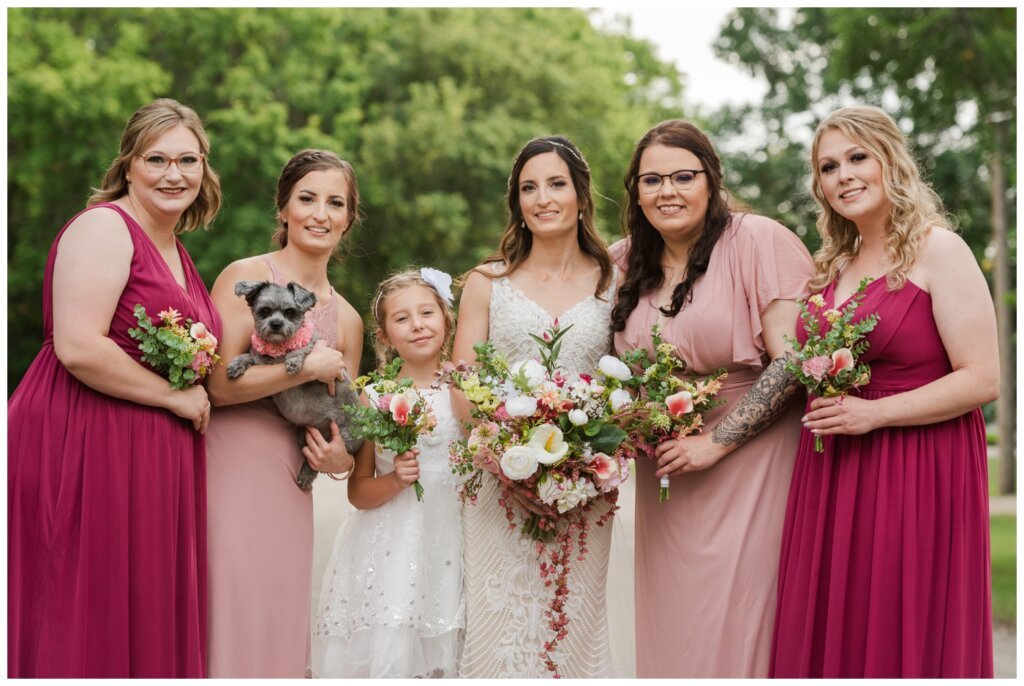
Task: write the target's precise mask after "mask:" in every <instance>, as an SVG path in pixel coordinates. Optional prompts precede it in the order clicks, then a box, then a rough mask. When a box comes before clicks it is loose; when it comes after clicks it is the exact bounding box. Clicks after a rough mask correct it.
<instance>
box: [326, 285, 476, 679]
mask: <svg viewBox="0 0 1024 686" xmlns="http://www.w3.org/2000/svg"><path fill="white" fill-rule="evenodd" d="M450 285H451V277H449V276H448V275H447V274H445V273H444V272H440V271H437V270H434V269H429V268H424V269H420V270H418V271H406V272H402V273H400V274H397V275H395V276H392V277H391V278H389V279H387V280H386V281H384V282H383V283H382V284H381V285H380V287H379V288H378V290H377V295H376V298H375V299H374V304H373V315H374V318H375V320H376V322H377V330H376V349H377V358H378V363H379V364H380V365H381V366H382V367H383V366H384V365H386V364H387V363H388V362H390V361H391V360H393V359H394V358H395V357H396V356H397V357H400V358H402V361H403V362H402V367H401V370H400V372H399V374H398V376H399V377H400V378H403V377H410V378H412V380H413V386H414V387H415V388H416V390H417V392H418V393H420V394H421V395H422V396H423V397H424V398H425V399H426V401H427V403H428V404H429V406H430V408H431V411H432V413H433V415H434V418H435V420H436V426H435V427H434V429H433V430H432V431H430V432H429V433H424V434H421V435H420V437H419V439H418V440H417V443H416V447H415V448H413V449H412V450H410V451H408V452H406V453H403V454H401V455H395V454H394V452H392V451H390V450H386V449H381V448H379V447H375V446H374V444H373V443H372V442H371V441H369V440H368V441H366V442H365V443H364V445H363V448H362V449H361V450H360V451H359V452H358V454H357V455H356V457H355V467H354V468H353V471H352V476H351V477H350V479H349V486H348V496H349V500H350V501H351V503H352V505H353V506H354V507H355V508H356V509H357V511H356V512H355V513H354V514H352V515H350V516H349V517H348V519H347V520H346V521H345V523H344V525H343V526H342V527H341V529H340V530H339V532H338V536H337V538H336V539H335V541H334V549H333V551H332V553H331V561H330V563H329V564H328V566H327V569H326V572H325V574H324V579H323V590H322V592H321V594H320V607H319V611H318V613H317V619H316V625H315V627H314V630H313V639H312V640H313V644H312V671H313V674H315V675H316V676H318V677H351V678H376V677H405V678H409V677H455V676H456V675H457V674H458V659H459V652H460V648H461V644H462V634H463V630H464V628H465V620H464V606H463V598H462V566H461V561H460V560H461V551H460V547H459V536H460V527H461V524H460V503H459V499H458V496H457V495H456V493H455V482H454V478H453V477H452V475H451V470H450V468H449V466H448V444H449V442H450V441H452V440H455V439H458V438H460V437H461V431H460V428H459V424H458V421H457V420H456V419H455V417H454V415H453V414H452V410H451V400H450V397H449V393H448V389H447V388H443V389H441V390H432V389H431V388H430V386H431V384H432V383H433V382H434V379H435V372H436V371H437V369H438V367H439V366H440V364H441V360H442V355H443V354H445V353H446V352H447V351H448V348H449V343H450V340H451V336H452V333H453V331H454V315H453V313H452V309H451V290H450ZM367 395H368V396H372V395H373V389H372V388H368V389H367ZM417 480H418V481H419V482H420V483H421V484H422V486H423V493H424V495H423V500H422V502H419V501H417V498H416V495H415V493H414V490H413V489H412V488H410V486H412V485H413V483H414V482H416V481H417Z"/></svg>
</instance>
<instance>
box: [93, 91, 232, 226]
mask: <svg viewBox="0 0 1024 686" xmlns="http://www.w3.org/2000/svg"><path fill="white" fill-rule="evenodd" d="M175 126H184V127H185V128H187V129H188V130H189V131H191V132H192V133H193V134H194V135H195V137H196V139H197V140H198V141H199V152H201V153H202V154H203V157H202V160H203V180H202V181H201V182H200V184H199V194H198V195H197V196H196V199H195V200H193V201H192V204H191V205H189V206H188V209H186V210H185V211H184V212H183V213H182V215H181V217H179V219H178V223H177V224H175V226H174V233H176V234H180V233H186V232H188V231H194V230H195V229H197V228H199V227H203V228H206V227H208V226H209V225H210V223H211V222H212V221H213V219H214V217H216V216H217V212H219V211H220V202H221V192H220V177H218V176H217V172H215V171H214V170H213V168H212V167H211V166H210V161H209V160H210V139H209V137H208V136H207V135H206V130H205V129H204V128H203V123H202V121H200V119H199V115H198V114H196V113H195V110H193V109H192V108H191V107H188V106H186V105H182V104H181V103H180V102H178V101H177V100H171V99H170V98H159V99H157V100H154V101H153V102H151V103H149V104H148V105H143V106H142V107H140V108H139V109H137V110H135V113H134V114H132V116H131V118H129V119H128V123H127V124H126V125H125V127H124V131H123V132H122V133H121V145H120V147H119V148H118V153H117V157H115V158H114V161H113V162H111V163H110V167H108V168H107V172H106V173H105V174H104V175H103V182H102V183H100V186H99V188H93V189H92V191H93V194H92V195H91V196H90V197H89V201H88V202H87V203H86V204H87V205H88V206H90V207H91V206H92V205H95V204H97V203H101V202H111V201H113V200H117V199H118V198H123V197H124V196H125V195H127V194H128V176H127V174H128V170H129V169H130V168H131V165H132V161H133V160H134V159H135V158H136V157H138V156H139V155H141V154H142V153H143V151H144V150H145V149H146V148H148V147H149V146H150V145H152V144H153V142H154V141H156V139H157V138H159V137H160V136H162V135H163V134H164V133H166V132H167V131H169V130H171V129H173V128H174V127H175Z"/></svg>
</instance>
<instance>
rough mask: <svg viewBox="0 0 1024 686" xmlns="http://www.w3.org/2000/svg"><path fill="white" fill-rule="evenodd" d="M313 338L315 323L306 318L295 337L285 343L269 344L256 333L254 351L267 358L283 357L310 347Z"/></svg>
mask: <svg viewBox="0 0 1024 686" xmlns="http://www.w3.org/2000/svg"><path fill="white" fill-rule="evenodd" d="M312 338H313V321H312V320H311V319H310V318H309V317H306V319H305V321H303V322H302V326H301V327H299V330H298V331H296V332H295V335H294V336H292V337H291V338H289V339H288V340H287V341H285V342H284V343H268V342H267V341H265V340H263V339H262V338H260V337H259V335H258V334H257V333H256V332H255V331H254V332H253V334H252V338H251V339H250V340H251V342H252V349H253V351H254V352H257V353H259V354H260V355H266V356H267V357H282V356H284V355H286V354H288V353H289V352H291V351H292V350H298V349H299V348H304V347H305V346H307V345H309V341H310V340H312Z"/></svg>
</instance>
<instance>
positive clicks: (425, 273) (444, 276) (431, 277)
mask: <svg viewBox="0 0 1024 686" xmlns="http://www.w3.org/2000/svg"><path fill="white" fill-rule="evenodd" d="M419 275H420V278H421V279H423V280H424V281H425V282H426V283H427V285H428V286H430V287H431V288H433V289H434V290H435V291H437V294H438V295H439V296H441V300H443V301H444V302H445V304H446V305H447V306H448V307H451V306H452V302H453V301H454V296H452V277H451V276H450V275H449V274H448V273H447V272H443V271H441V270H440V269H433V268H431V267H422V268H420V271H419ZM383 297H384V290H383V289H381V290H380V292H378V293H377V298H376V299H375V300H374V301H373V316H374V317H376V318H378V319H379V318H380V317H379V315H378V312H379V310H378V308H379V307H380V301H381V300H382V299H383Z"/></svg>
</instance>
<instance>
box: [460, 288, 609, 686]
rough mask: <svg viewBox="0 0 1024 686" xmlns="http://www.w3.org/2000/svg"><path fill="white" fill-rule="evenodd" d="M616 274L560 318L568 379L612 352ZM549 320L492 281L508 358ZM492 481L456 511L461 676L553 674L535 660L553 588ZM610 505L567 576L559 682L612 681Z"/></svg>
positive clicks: (495, 338)
mask: <svg viewBox="0 0 1024 686" xmlns="http://www.w3.org/2000/svg"><path fill="white" fill-rule="evenodd" d="M617 276H618V273H617V271H616V272H614V274H613V277H612V283H611V285H610V286H609V288H608V290H607V291H606V292H605V293H604V294H603V296H602V298H603V299H598V298H597V297H595V296H594V295H589V296H587V297H586V298H584V299H583V300H580V301H579V302H578V303H576V304H575V305H573V306H572V307H570V308H569V309H568V310H566V311H565V312H564V313H562V314H561V315H559V317H558V323H559V326H560V327H561V328H563V329H564V328H566V327H567V326H569V325H570V324H571V325H572V329H570V330H569V331H568V332H566V334H565V336H564V337H563V338H562V348H561V351H560V353H559V356H558V362H559V366H560V367H561V368H562V369H563V370H565V372H566V373H567V374H568V376H569V377H570V378H573V377H576V376H578V375H579V374H581V373H587V372H591V371H592V370H595V369H597V363H598V360H600V359H601V356H602V355H605V354H607V353H608V352H609V351H610V350H611V341H612V336H611V329H610V326H609V321H610V318H611V308H612V303H613V302H614V295H615V289H616V281H617ZM553 323H554V319H553V318H552V317H551V315H550V314H549V313H548V312H547V311H546V310H544V308H542V307H541V306H540V305H538V304H537V303H535V302H533V301H532V300H530V299H529V298H528V297H527V296H526V295H525V294H524V293H523V292H522V291H520V290H519V289H518V288H516V287H515V286H514V285H512V283H511V282H510V281H509V279H508V278H507V277H503V278H499V279H494V280H493V281H492V282H491V300H490V312H489V340H490V342H491V343H493V344H494V347H495V348H496V349H497V350H498V351H499V352H500V353H502V354H503V355H505V356H507V357H508V359H509V360H510V361H515V360H520V359H526V358H535V357H536V356H537V343H536V341H534V340H533V339H532V338H530V336H529V334H531V333H532V334H535V335H539V334H540V333H541V332H543V331H544V330H545V329H547V328H548V327H550V326H551V325H552V324H553ZM499 491H500V487H499V483H498V480H497V479H496V478H494V477H493V476H491V475H485V478H484V481H483V485H482V487H481V489H480V491H479V493H478V498H477V503H476V504H475V505H472V506H468V507H466V508H465V511H464V512H463V527H462V534H463V551H464V552H463V565H464V574H465V577H466V622H467V630H466V645H465V648H464V650H463V657H462V663H461V665H460V667H459V675H460V676H461V677H474V678H494V677H519V678H541V677H550V676H552V673H551V672H549V671H548V670H547V669H546V667H545V665H544V661H543V660H542V659H541V657H540V654H541V651H542V650H543V647H544V643H545V642H546V641H549V640H550V639H551V637H552V631H551V630H550V629H549V628H548V621H547V619H546V618H545V617H544V611H545V609H546V608H547V606H548V603H549V602H550V600H551V593H552V589H551V588H550V587H545V586H544V583H543V581H542V580H541V577H540V572H539V571H538V558H537V551H536V548H535V543H534V542H533V541H532V540H531V539H529V538H527V537H524V536H522V535H520V533H519V530H518V528H516V529H515V530H511V531H510V530H509V529H508V520H507V519H506V517H505V509H504V508H503V507H501V506H500V505H499V504H498V495H499ZM609 507H610V505H608V504H607V503H605V502H604V501H598V502H597V503H595V505H594V507H593V509H592V510H591V511H590V513H589V515H588V520H589V521H590V523H591V527H590V531H589V533H588V539H587V546H588V548H589V552H588V554H587V556H586V559H585V560H584V561H582V562H579V561H574V562H573V563H572V571H571V573H570V575H569V588H570V594H569V601H568V603H567V609H566V611H567V614H568V616H569V618H570V624H569V634H568V636H567V637H566V638H565V639H564V640H562V641H560V642H559V646H558V649H557V650H556V651H555V652H554V653H553V657H554V659H555V662H557V663H558V666H559V672H560V674H561V676H563V677H568V678H584V677H606V676H610V661H609V650H608V622H607V616H606V603H605V585H606V580H607V575H608V557H609V553H610V549H611V534H612V521H608V522H607V523H605V525H604V526H593V523H594V522H595V521H596V520H597V519H598V518H600V516H601V515H602V514H604V513H605V512H607V510H608V508H609Z"/></svg>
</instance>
